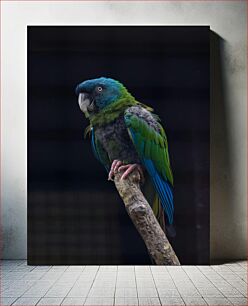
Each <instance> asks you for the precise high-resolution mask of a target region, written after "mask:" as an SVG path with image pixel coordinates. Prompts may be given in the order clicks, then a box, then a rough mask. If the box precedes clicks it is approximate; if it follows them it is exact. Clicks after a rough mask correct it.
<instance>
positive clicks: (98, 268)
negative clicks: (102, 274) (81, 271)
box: [84, 266, 100, 305]
mask: <svg viewBox="0 0 248 306" xmlns="http://www.w3.org/2000/svg"><path fill="white" fill-rule="evenodd" d="M99 270H100V266H97V270H96V274H95V277H94V279H93V282H92V284H91V286H90V289H89V291H88V293H87V295H86V298H85V301H84V305H85V303H86V301H87V299H88V296H89V293H90V291H91V289H92V287H93V285H94V282H95V280H96V277H97V274H98V272H99Z"/></svg>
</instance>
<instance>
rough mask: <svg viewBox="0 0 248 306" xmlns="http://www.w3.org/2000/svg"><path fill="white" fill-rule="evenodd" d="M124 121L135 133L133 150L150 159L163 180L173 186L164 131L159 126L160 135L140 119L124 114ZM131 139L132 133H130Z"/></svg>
mask: <svg viewBox="0 0 248 306" xmlns="http://www.w3.org/2000/svg"><path fill="white" fill-rule="evenodd" d="M125 121H126V124H127V127H128V128H131V129H132V130H133V131H135V135H136V141H135V142H134V145H135V148H136V150H137V151H138V153H139V155H140V156H141V157H142V158H146V159H150V160H152V161H153V162H154V164H155V167H156V169H157V171H158V172H159V174H160V175H161V176H162V178H163V179H164V180H166V181H167V180H168V181H169V182H170V183H171V185H173V175H172V171H171V167H170V160H169V154H168V143H167V138H166V135H165V132H164V129H163V128H162V126H161V125H160V124H159V129H160V133H158V132H157V131H156V130H155V129H154V128H152V127H151V126H149V125H148V124H147V123H146V122H145V121H144V120H142V118H140V117H138V116H136V115H131V114H126V115H125ZM129 134H130V137H131V138H132V139H133V137H132V133H130V132H129Z"/></svg>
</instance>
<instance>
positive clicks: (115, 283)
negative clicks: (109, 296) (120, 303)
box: [113, 266, 119, 305]
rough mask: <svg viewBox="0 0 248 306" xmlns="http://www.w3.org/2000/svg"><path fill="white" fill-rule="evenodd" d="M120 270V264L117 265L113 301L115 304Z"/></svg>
mask: <svg viewBox="0 0 248 306" xmlns="http://www.w3.org/2000/svg"><path fill="white" fill-rule="evenodd" d="M118 272H119V266H117V270H116V277H115V290H114V301H113V305H115V295H116V288H117V277H118Z"/></svg>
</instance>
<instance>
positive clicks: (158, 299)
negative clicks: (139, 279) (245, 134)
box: [138, 266, 162, 306]
mask: <svg viewBox="0 0 248 306" xmlns="http://www.w3.org/2000/svg"><path fill="white" fill-rule="evenodd" d="M149 268H150V271H151V275H152V279H153V282H154V286H155V289H156V291H157V294H158V300H159V303H160V305H162V303H161V300H160V298H159V293H158V288H157V286H156V283H155V279H154V275H153V271H152V269H151V266H149ZM138 302H139V300H138ZM139 306H141V305H139Z"/></svg>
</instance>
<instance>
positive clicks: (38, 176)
mask: <svg viewBox="0 0 248 306" xmlns="http://www.w3.org/2000/svg"><path fill="white" fill-rule="evenodd" d="M209 83H210V80H209V27H206V26H202V27H201V26H197V27H181V26H180V27H167V26H77V27H74V26H73V27H71V26H70V27H69V26H29V27H28V262H29V264H120V265H121V264H123V265H126V264H136V265H143V264H157V265H178V264H208V263H209V158H210V157H209V102H210V101H209V99H210V85H209Z"/></svg>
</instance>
